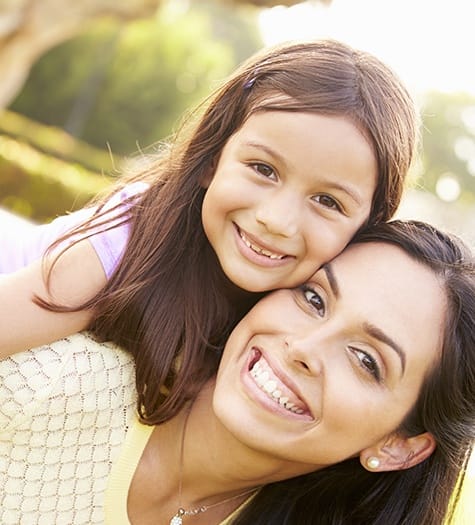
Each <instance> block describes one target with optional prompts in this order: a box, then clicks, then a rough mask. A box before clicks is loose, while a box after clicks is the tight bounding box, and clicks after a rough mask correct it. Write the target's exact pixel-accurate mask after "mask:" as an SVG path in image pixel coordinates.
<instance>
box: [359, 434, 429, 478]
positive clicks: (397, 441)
mask: <svg viewBox="0 0 475 525" xmlns="http://www.w3.org/2000/svg"><path fill="white" fill-rule="evenodd" d="M435 447H436V442H435V439H434V436H433V435H432V434H430V433H429V432H425V433H424V434H418V435H417V436H412V437H404V436H401V435H398V434H392V435H391V436H389V437H387V438H385V439H384V440H382V441H381V442H380V443H377V444H376V445H374V446H372V447H369V448H367V449H365V450H363V451H361V453H360V462H361V464H362V465H363V467H364V468H365V469H366V470H370V471H372V472H388V471H391V470H404V469H408V468H411V467H414V466H415V465H417V464H418V463H421V462H422V461H424V460H425V459H427V458H428V457H429V456H430V455H431V454H432V452H434V450H435Z"/></svg>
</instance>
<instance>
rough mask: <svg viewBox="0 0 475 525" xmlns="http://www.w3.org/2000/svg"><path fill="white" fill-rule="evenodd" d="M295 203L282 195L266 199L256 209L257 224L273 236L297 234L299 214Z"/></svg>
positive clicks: (292, 199) (293, 199)
mask: <svg viewBox="0 0 475 525" xmlns="http://www.w3.org/2000/svg"><path fill="white" fill-rule="evenodd" d="M296 201H297V199H295V198H292V197H290V196H288V195H286V194H284V193H282V194H279V195H276V196H273V197H270V198H268V199H266V200H265V201H263V202H261V203H260V205H259V206H258V207H257V210H256V220H257V222H259V223H260V224H262V225H263V226H264V227H265V228H266V230H267V231H268V232H269V233H271V234H273V235H280V236H282V237H293V236H294V235H296V234H297V233H298V229H299V217H300V212H301V210H300V209H299V205H298V203H297V202H296Z"/></svg>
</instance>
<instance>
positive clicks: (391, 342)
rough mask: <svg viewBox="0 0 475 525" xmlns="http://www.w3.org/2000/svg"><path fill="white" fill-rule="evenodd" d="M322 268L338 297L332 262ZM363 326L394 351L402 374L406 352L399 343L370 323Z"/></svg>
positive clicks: (372, 335) (368, 332) (338, 290)
mask: <svg viewBox="0 0 475 525" xmlns="http://www.w3.org/2000/svg"><path fill="white" fill-rule="evenodd" d="M322 269H323V271H324V272H325V275H326V277H327V280H328V284H329V286H330V288H331V291H332V292H333V295H334V296H335V297H336V298H337V299H338V298H339V297H340V288H339V286H338V281H337V279H336V276H335V273H334V271H333V266H332V264H331V263H327V264H325V265H324V266H323V267H322ZM363 328H364V330H365V332H366V333H367V334H369V335H370V336H371V337H374V338H375V339H378V341H381V342H382V343H384V344H385V345H386V346H388V347H389V348H391V349H392V350H394V351H395V352H396V354H397V355H398V357H399V360H400V362H401V369H402V373H401V376H402V375H404V371H405V369H406V353H405V352H404V350H403V348H402V347H401V345H399V344H398V343H396V341H394V339H392V338H391V337H389V335H388V334H386V333H385V332H384V331H383V330H381V329H380V328H378V327H377V326H375V325H373V324H371V323H364V325H363Z"/></svg>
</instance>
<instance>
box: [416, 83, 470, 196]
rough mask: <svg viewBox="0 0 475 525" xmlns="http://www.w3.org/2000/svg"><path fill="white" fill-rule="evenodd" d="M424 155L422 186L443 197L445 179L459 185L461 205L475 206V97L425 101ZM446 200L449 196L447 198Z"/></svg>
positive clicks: (437, 95)
mask: <svg viewBox="0 0 475 525" xmlns="http://www.w3.org/2000/svg"><path fill="white" fill-rule="evenodd" d="M423 122H424V126H423V151H422V170H421V173H420V176H419V181H418V182H419V183H420V184H421V185H422V186H423V187H424V188H425V189H427V190H428V191H430V192H432V193H436V194H438V195H439V197H441V198H443V197H444V188H443V186H442V185H440V183H441V181H442V180H443V179H445V180H447V179H449V180H450V181H452V183H453V184H451V185H450V186H449V189H450V188H453V187H454V185H455V187H456V186H457V185H458V187H459V190H460V194H459V196H458V197H457V200H459V201H460V202H461V203H464V204H474V203H475V96H473V95H470V94H467V93H441V92H429V93H426V95H425V97H424V100H423ZM455 195H456V193H453V197H454V196H455ZM447 200H451V199H450V195H447Z"/></svg>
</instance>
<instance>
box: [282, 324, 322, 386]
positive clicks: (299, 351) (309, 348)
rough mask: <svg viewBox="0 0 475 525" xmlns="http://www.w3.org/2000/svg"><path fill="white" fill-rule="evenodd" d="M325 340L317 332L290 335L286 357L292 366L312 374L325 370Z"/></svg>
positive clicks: (287, 340) (286, 343) (316, 374)
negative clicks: (317, 335)
mask: <svg viewBox="0 0 475 525" xmlns="http://www.w3.org/2000/svg"><path fill="white" fill-rule="evenodd" d="M324 344H325V341H324V340H323V339H322V338H319V337H315V334H298V335H291V336H288V337H287V338H286V340H285V350H286V359H287V361H288V363H289V365H290V366H293V367H297V368H299V370H300V371H301V372H304V373H305V374H308V375H312V376H320V375H322V374H323V372H324V355H325V352H324V351H323V349H324Z"/></svg>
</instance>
